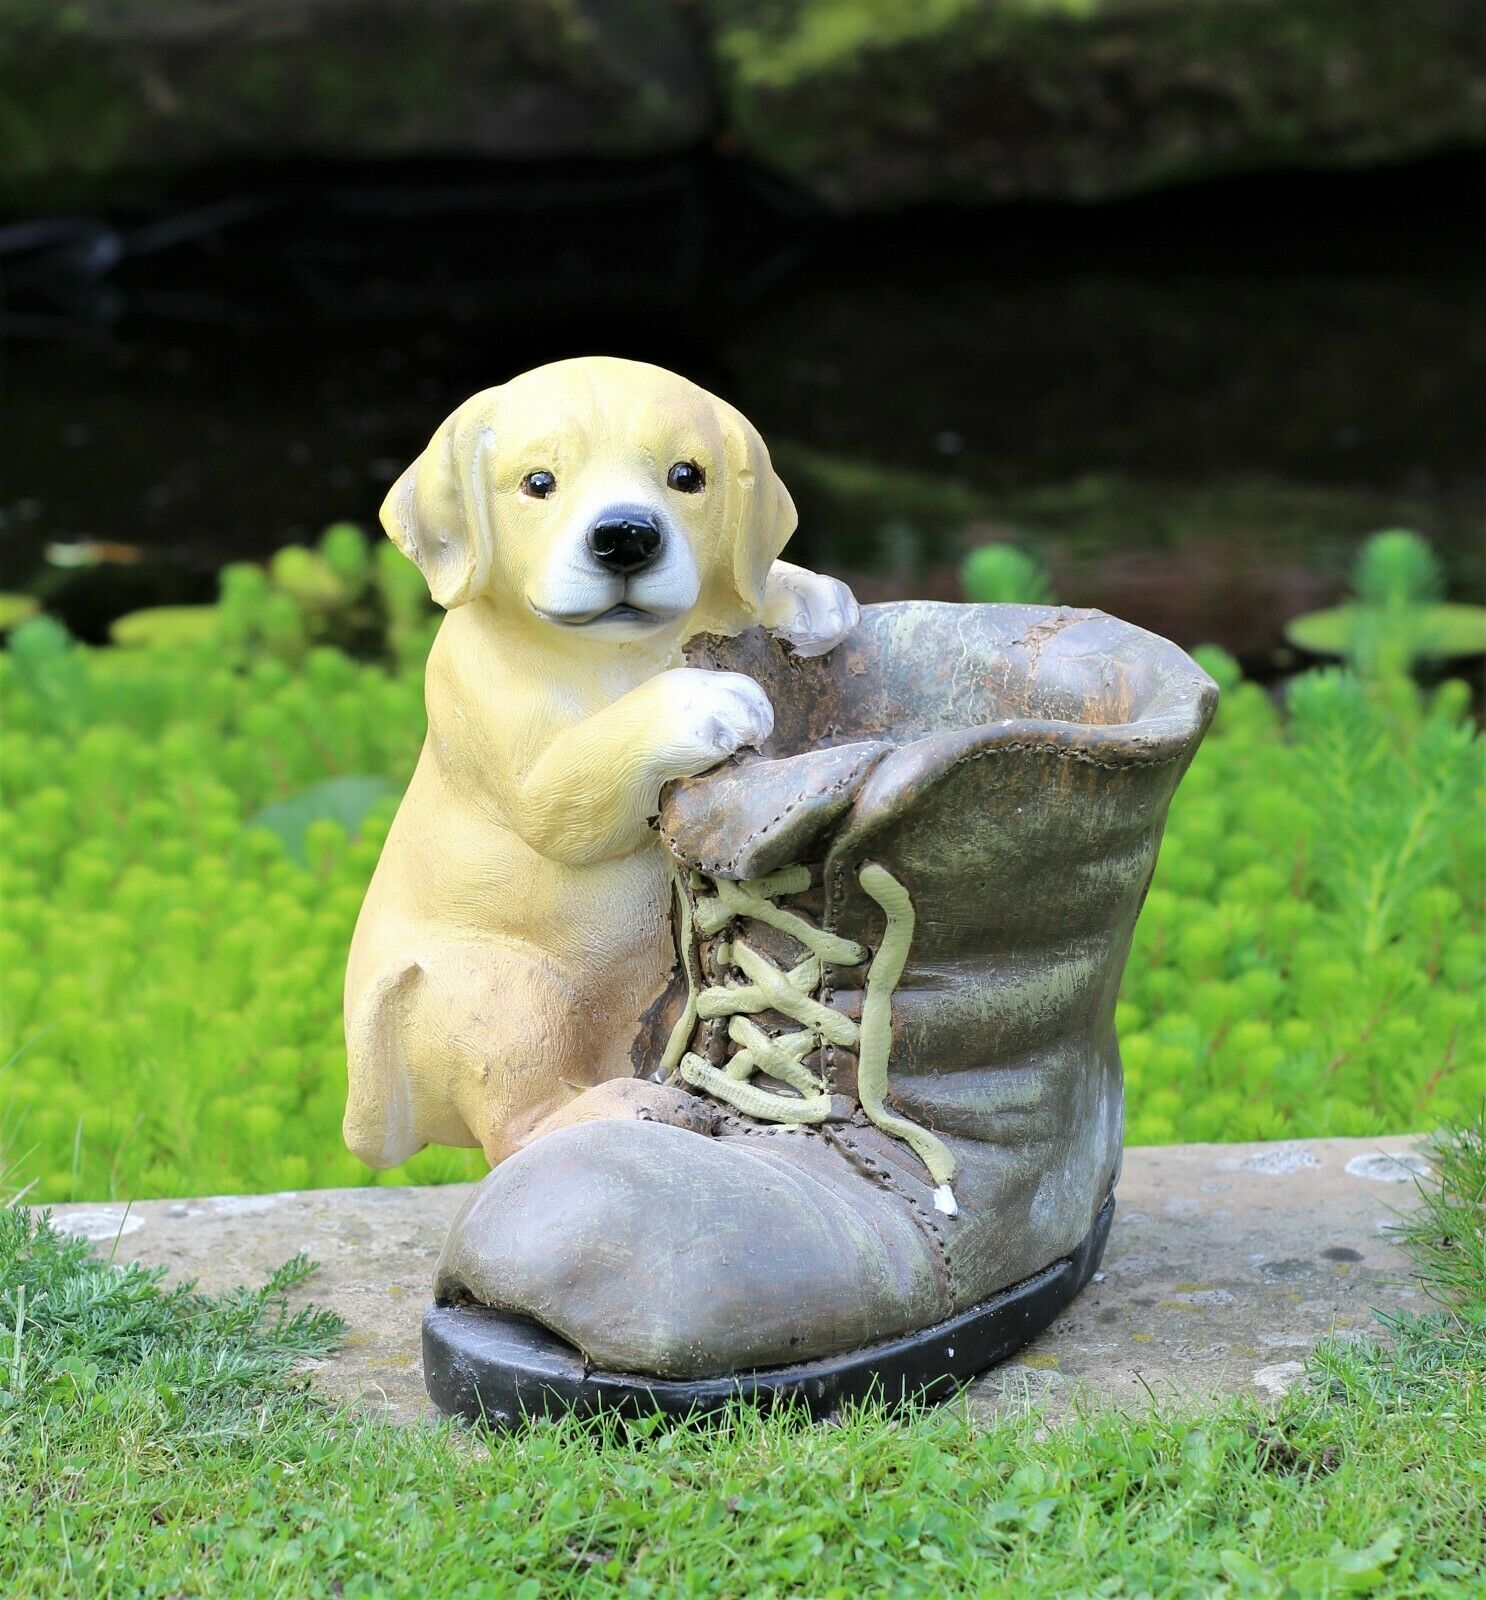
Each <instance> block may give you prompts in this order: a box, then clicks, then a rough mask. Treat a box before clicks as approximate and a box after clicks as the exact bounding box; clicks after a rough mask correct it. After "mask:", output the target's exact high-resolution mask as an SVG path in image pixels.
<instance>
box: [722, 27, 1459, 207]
mask: <svg viewBox="0 0 1486 1600" xmlns="http://www.w3.org/2000/svg"><path fill="white" fill-rule="evenodd" d="M706 8H707V14H708V16H709V18H710V19H711V23H712V27H713V29H714V49H715V53H716V60H717V70H718V75H719V81H720V83H721V86H722V92H723V96H724V99H725V102H726V113H727V116H728V118H729V120H730V121H731V122H732V123H733V124H734V126H735V128H736V131H737V136H738V139H739V142H740V144H741V145H742V147H743V148H745V149H746V150H748V151H749V152H750V154H752V155H754V156H755V157H757V158H759V159H761V160H763V161H765V162H767V163H768V164H769V165H770V166H772V167H773V168H775V169H776V170H778V171H779V172H781V173H784V174H787V175H788V176H789V177H791V178H793V179H794V180H795V181H797V182H798V183H799V184H801V185H802V186H803V187H805V188H806V189H808V190H810V191H811V192H813V193H814V194H816V195H817V196H819V197H820V198H821V199H823V200H825V201H827V202H828V203H830V204H832V205H834V206H836V207H838V208H841V209H843V210H860V209H864V208H869V209H870V208H886V207H891V206H898V205H903V204H910V203H916V202H922V201H929V200H950V201H967V200H968V201H984V200H1005V199H1020V198H1027V197H1049V198H1076V199H1103V198H1106V197H1109V196H1112V195H1120V194H1130V193H1135V192H1139V191H1142V190H1148V189H1152V188H1156V187H1159V186H1163V185H1168V184H1173V183H1181V182H1188V181H1190V180H1193V179H1196V178H1201V177H1206V176H1210V175H1214V174H1224V173H1230V172H1234V171H1241V170H1254V169H1261V168H1270V167H1287V166H1293V167H1324V166H1353V165H1364V164H1374V163H1377V162H1380V161H1395V160H1399V159H1402V158H1405V157H1409V156H1416V155H1419V154H1421V153H1424V152H1427V151H1432V150H1438V149H1445V148H1452V147H1458V146H1461V145H1472V144H1479V143H1482V142H1486V10H1483V9H1482V8H1481V7H1479V6H1473V5H1469V4H1467V5H1460V4H1450V3H1446V0H1365V3H1364V0H1244V3H1243V4H1235V3H1233V0H918V3H917V4H913V5H909V4H893V5H888V4H868V3H865V0H803V3H800V4H793V5H780V4H778V3H777V0H707V7H706Z"/></svg>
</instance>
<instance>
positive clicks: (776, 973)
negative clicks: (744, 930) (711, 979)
mask: <svg viewBox="0 0 1486 1600" xmlns="http://www.w3.org/2000/svg"><path fill="white" fill-rule="evenodd" d="M859 878H860V881H861V885H862V888H863V889H864V890H865V891H866V893H867V894H869V895H870V896H871V897H872V898H873V900H875V901H876V902H877V904H878V905H879V906H880V907H881V908H882V913H883V916H884V917H885V918H886V919H887V926H886V930H885V931H884V933H883V936H882V942H881V944H880V945H879V946H878V950H877V954H876V955H875V956H873V955H872V952H871V951H870V950H869V949H868V948H867V947H866V946H865V945H861V944H858V943H857V942H856V941H855V940H852V939H843V938H842V937H841V936H840V935H839V934H834V933H830V932H828V931H827V930H826V929H824V928H818V927H816V925H815V924H814V923H813V922H811V921H810V920H809V919H808V918H806V917H804V916H801V915H800V913H799V912H796V911H791V910H788V909H787V908H786V907H784V906H780V905H776V904H775V901H776V899H777V898H778V897H779V896H781V895H792V894H799V893H801V892H802V891H803V890H805V889H808V888H809V887H810V871H809V869H808V868H807V867H786V868H785V869H784V870H783V871H780V872H774V873H770V874H769V875H768V876H767V877H763V878H750V879H745V880H744V881H742V882H739V883H734V882H731V881H729V880H728V879H726V878H717V879H707V878H704V877H702V876H701V874H695V875H694V878H693V882H694V883H695V884H696V885H697V887H698V888H702V887H710V889H711V890H712V893H711V894H710V895H700V894H699V895H698V898H697V900H696V904H695V909H692V908H691V903H690V901H689V899H688V897H687V896H686V895H685V894H682V895H681V907H682V922H683V927H682V949H683V950H684V951H685V952H686V964H687V977H688V980H689V995H688V999H687V1004H686V1009H685V1011H684V1013H683V1014H682V1016H681V1019H680V1021H679V1022H678V1023H677V1025H676V1028H675V1031H674V1032H673V1033H672V1035H671V1042H670V1045H669V1047H668V1048H667V1050H666V1054H665V1057H664V1059H663V1062H662V1065H663V1067H664V1068H665V1069H666V1070H667V1071H668V1072H671V1071H674V1072H676V1073H678V1074H679V1076H680V1077H681V1079H682V1080H683V1081H684V1082H685V1083H688V1084H690V1085H691V1086H692V1087H693V1088H694V1089H700V1090H701V1091H702V1092H703V1093H706V1094H710V1095H713V1096H715V1097H716V1098H717V1099H719V1100H722V1101H725V1102H726V1103H727V1104H728V1105H730V1106H732V1107H734V1109H736V1110H738V1111H741V1112H743V1113H744V1115H745V1116H750V1117H755V1118H757V1119H758V1120H760V1121H763V1122H777V1123H784V1124H790V1125H799V1124H814V1123H821V1122H824V1121H825V1120H826V1118H827V1117H828V1116H829V1115H830V1110H831V1094H830V1089H829V1086H828V1085H827V1083H826V1082H825V1080H824V1079H823V1078H822V1077H820V1076H818V1075H817V1074H816V1073H814V1072H812V1071H811V1070H810V1069H809V1068H808V1067H807V1066H806V1065H805V1059H806V1057H807V1056H810V1055H812V1054H814V1053H815V1052H816V1051H817V1050H820V1049H822V1048H823V1047H824V1046H825V1045H826V1044H834V1045H839V1046H841V1047H842V1048H844V1049H851V1050H855V1051H856V1053H857V1099H858V1101H859V1103H860V1104H861V1108H862V1110H863V1112H865V1114H866V1115H867V1117H868V1118H869V1119H870V1121H872V1122H873V1123H874V1124H875V1125H876V1126H877V1127H879V1128H880V1129H882V1131H883V1132H884V1133H886V1134H888V1135H889V1136H890V1137H892V1138H895V1139H901V1140H902V1141H903V1143H904V1144H906V1145H907V1146H908V1147H909V1148H910V1149H911V1150H912V1151H913V1152H914V1154H915V1155H917V1156H918V1158H919V1159H920V1160H921V1161H922V1162H923V1164H924V1165H925V1167H927V1168H928V1170H929V1176H930V1177H931V1178H932V1179H933V1181H934V1185H935V1189H934V1205H935V1207H936V1209H938V1210H939V1211H942V1212H944V1213H945V1214H946V1215H948V1216H954V1215H956V1214H957V1211H958V1207H957V1206H956V1204H955V1198H954V1191H953V1189H952V1188H951V1183H952V1182H953V1179H954V1175H955V1158H954V1156H953V1155H952V1154H951V1153H950V1151H949V1148H948V1146H947V1145H945V1143H944V1142H943V1140H941V1139H939V1138H938V1137H936V1136H935V1135H934V1134H932V1133H930V1131H929V1130H928V1129H927V1128H925V1127H923V1126H922V1125H921V1124H919V1123H917V1122H913V1121H911V1120H910V1119H909V1118H907V1117H904V1116H900V1115H898V1113H896V1112H894V1111H890V1110H889V1109H888V1106H887V1088H888V1081H887V1070H888V1056H889V1053H890V1051H891V1048H892V1027H891V1024H892V997H893V991H894V989H896V988H897V986H898V982H899V980H900V979H901V978H902V976H903V968H904V965H905V964H906V962H907V959H908V947H909V945H910V944H911V942H912V940H913V903H912V901H911V900H910V899H909V897H908V891H907V890H906V889H905V888H904V887H903V885H902V884H901V883H899V882H898V880H897V879H896V878H894V877H893V875H892V874H891V873H890V872H888V871H887V869H886V868H885V867H881V866H879V865H877V863H875V862H869V863H868V864H867V865H866V866H864V867H863V868H862V869H861V872H860V874H859ZM743 918H748V919H751V920H752V921H755V922H760V923H763V924H765V925H767V926H768V927H771V928H777V929H778V930H779V931H780V932H781V933H785V934H788V935H789V937H790V938H792V939H794V940H796V941H798V943H800V944H801V945H803V946H804V948H805V950H806V952H807V954H806V956H805V959H804V960H803V961H801V962H800V963H799V964H798V965H796V966H794V967H791V968H790V969H789V971H788V972H783V971H781V970H780V969H779V968H778V967H777V966H775V965H774V963H773V962H771V961H770V960H769V959H768V958H767V957H766V956H764V955H761V954H760V953H759V952H758V951H757V950H755V949H754V948H753V946H752V945H750V944H749V943H748V942H747V941H746V940H745V939H742V938H740V937H738V936H737V935H736V934H735V935H734V936H733V937H732V938H731V939H729V940H727V941H725V942H724V943H722V944H719V945H718V947H717V963H718V965H719V966H731V967H733V968H734V969H735V970H736V971H737V972H738V973H740V974H741V975H742V977H743V978H744V979H745V980H746V981H744V982H741V983H739V982H731V981H729V982H725V983H713V984H708V985H705V986H704V985H703V984H702V983H701V980H700V975H699V974H698V972H697V970H696V965H695V962H696V955H695V945H694V937H695V935H697V934H700V935H702V936H703V937H707V938H710V937H711V936H712V935H714V934H718V933H721V932H722V931H723V929H724V928H726V927H727V926H728V925H729V924H730V923H732V922H734V921H737V920H740V919H743ZM869 959H870V961H871V965H870V966H869V967H868V969H867V976H866V985H865V992H864V994H863V999H862V1019H861V1021H860V1022H859V1023H858V1022H853V1021H852V1020H851V1018H849V1017H845V1016H842V1014H841V1013H840V1012H839V1011H833V1010H832V1009H831V1007H829V1006H826V1005H822V1004H821V1002H820V1001H819V1000H817V999H816V998H815V991H816V990H818V989H819V988H820V984H821V975H822V971H823V969H824V966H825V964H826V963H828V962H829V963H830V964H832V965H834V966H845V967H858V966H861V965H862V964H863V963H864V962H866V961H868V960H869ZM765 1011H774V1012H777V1013H779V1014H780V1015H781V1016H785V1017H788V1018H789V1019H790V1020H791V1021H792V1022H795V1023H798V1024H799V1026H798V1028H797V1029H796V1030H795V1031H794V1032H792V1033H781V1034H773V1035H771V1034H767V1033H765V1032H764V1030H763V1029H762V1028H761V1027H760V1026H759V1025H758V1023H757V1022H756V1021H755V1020H754V1019H755V1017H757V1016H758V1015H759V1014H760V1013H762V1012H765ZM723 1017H726V1018H727V1019H728V1022H727V1033H728V1038H729V1039H730V1040H731V1041H732V1044H733V1046H734V1050H733V1054H732V1055H731V1056H730V1058H729V1059H728V1061H727V1063H726V1065H725V1066H723V1067H714V1066H713V1065H712V1063H711V1062H710V1061H706V1060H704V1059H703V1058H702V1057H701V1056H699V1055H697V1054H696V1053H695V1052H694V1051H691V1050H687V1049H686V1041H687V1040H688V1039H689V1038H690V1037H691V1034H692V1031H693V1029H694V1028H695V1026H696V1023H697V1020H698V1019H699V1018H700V1019H702V1020H703V1021H711V1020H714V1019H720V1018H723ZM758 1072H763V1073H766V1074H767V1075H768V1076H769V1077H771V1078H774V1079H776V1080H777V1081H778V1082H780V1083H782V1084H785V1085H787V1086H788V1088H790V1089H792V1090H793V1091H794V1093H793V1094H784V1093H780V1092H779V1091H776V1090H772V1089H765V1088H763V1087H762V1086H760V1085H759V1084H756V1083H753V1082H751V1081H750V1080H751V1079H752V1078H753V1075H754V1074H755V1073H758Z"/></svg>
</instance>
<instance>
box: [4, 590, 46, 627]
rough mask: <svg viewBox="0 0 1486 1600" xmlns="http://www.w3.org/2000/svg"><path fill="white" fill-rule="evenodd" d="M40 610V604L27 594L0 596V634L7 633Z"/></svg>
mask: <svg viewBox="0 0 1486 1600" xmlns="http://www.w3.org/2000/svg"><path fill="white" fill-rule="evenodd" d="M40 610H41V602H40V601H39V600H37V599H36V597H35V596H34V595H29V594H0V633H9V632H10V630H11V629H12V628H17V627H19V626H20V625H21V623H23V622H25V621H26V620H27V619H28V618H30V617H34V616H35V615H36V613H37V612H38V611H40Z"/></svg>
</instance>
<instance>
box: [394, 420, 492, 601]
mask: <svg viewBox="0 0 1486 1600" xmlns="http://www.w3.org/2000/svg"><path fill="white" fill-rule="evenodd" d="M487 394H488V391H487ZM486 398H487V395H476V396H475V397H474V399H473V400H466V401H465V403H464V404H463V405H462V406H460V407H459V409H458V410H457V411H455V412H454V414H453V415H452V416H451V417H449V418H448V420H447V421H446V422H445V423H444V424H443V426H442V427H441V428H440V429H439V431H438V432H437V433H436V434H434V436H433V438H432V439H431V440H429V443H428V448H427V449H426V450H425V451H424V452H423V454H422V455H421V456H419V457H418V459H417V460H416V461H415V462H414V463H413V464H412V466H410V467H409V468H408V469H407V471H406V472H404V473H403V475H402V476H401V477H400V478H399V479H398V480H397V482H396V483H394V484H393V485H392V488H391V490H390V491H389V492H388V495H387V498H386V499H385V500H384V501H383V502H382V512H381V516H382V526H383V527H384V528H385V529H386V530H387V537H388V538H389V539H391V540H392V542H393V544H395V545H396V546H397V548H398V549H399V550H401V551H402V553H403V554H404V555H405V556H406V557H407V558H408V560H409V561H412V562H415V563H416V564H417V567H418V569H419V571H420V572H422V574H423V576H424V578H425V579H426V580H427V582H428V592H429V593H430V594H431V595H432V596H433V598H434V602H435V604H437V605H441V606H443V608H444V609H445V610H446V611H452V610H453V609H454V607H455V606H462V605H463V604H464V603H465V602H466V601H467V600H473V599H474V597H475V596H476V595H477V594H479V593H480V592H481V590H483V589H484V587H485V585H486V583H487V582H488V581H489V579H490V563H491V557H492V555H493V553H494V541H493V536H492V533H491V526H490V505H489V501H488V498H487V490H486V485H485V466H484V463H485V455H486V452H487V451H488V449H489V448H490V445H491V444H492V443H493V442H494V435H493V434H492V433H491V431H490V428H489V426H488V423H487V421H486V417H487V415H488V407H487V406H485V405H478V406H477V404H476V402H478V401H484V400H485V399H486Z"/></svg>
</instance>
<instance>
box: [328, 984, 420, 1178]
mask: <svg viewBox="0 0 1486 1600" xmlns="http://www.w3.org/2000/svg"><path fill="white" fill-rule="evenodd" d="M422 980H423V968H422V967H421V966H419V964H418V963H417V962H416V961H407V962H404V963H402V964H400V965H397V966H392V967H388V968H386V969H385V970H384V971H383V972H381V973H380V974H378V976H377V977H376V979H375V980H374V981H373V982H372V983H371V984H370V985H369V986H368V987H367V988H366V989H365V990H364V991H363V992H362V994H361V997H360V999H359V1000H358V1001H357V1003H356V1005H355V1006H354V1007H353V1008H352V1011H351V1013H350V1015H348V1017H347V1019H346V1062H347V1070H348V1076H349V1089H348V1093H347V1095H346V1115H345V1120H344V1122H343V1123H342V1132H343V1134H344V1137H345V1141H346V1146H347V1148H348V1149H349V1150H350V1151H351V1153H352V1154H353V1155H354V1156H356V1157H358V1158H359V1159H360V1160H362V1161H364V1162H365V1163H366V1164H367V1166H369V1167H375V1168H382V1167H395V1166H397V1165H398V1163H399V1162H403V1161H406V1160H407V1159H408V1157H409V1156H411V1155H415V1154H416V1153H417V1152H418V1151H419V1150H421V1149H422V1148H423V1146H424V1144H425V1143H426V1142H427V1141H426V1140H425V1139H422V1138H420V1137H419V1135H418V1132H417V1126H416V1118H415V1116H414V1111H413V1094H412V1087H411V1085H410V1083H409V1081H408V1060H407V1036H408V1028H409V1026H410V1024H411V1021H412V1016H413V1012H414V1008H415V1005H416V1001H417V991H418V989H419V986H420V985H421V983H422Z"/></svg>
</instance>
